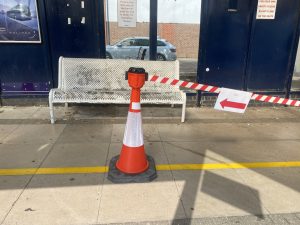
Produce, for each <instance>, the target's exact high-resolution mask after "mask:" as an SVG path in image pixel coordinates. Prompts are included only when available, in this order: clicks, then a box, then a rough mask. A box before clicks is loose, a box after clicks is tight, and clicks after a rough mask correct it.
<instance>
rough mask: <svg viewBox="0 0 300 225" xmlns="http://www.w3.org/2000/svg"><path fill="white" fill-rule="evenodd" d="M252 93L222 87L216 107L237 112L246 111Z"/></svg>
mask: <svg viewBox="0 0 300 225" xmlns="http://www.w3.org/2000/svg"><path fill="white" fill-rule="evenodd" d="M251 96H252V93H250V92H245V91H237V90H233V89H228V88H221V92H220V94H219V96H218V99H217V102H216V104H215V109H217V110H223V111H228V112H235V113H244V112H245V111H246V109H247V106H248V104H249V101H250V99H251Z"/></svg>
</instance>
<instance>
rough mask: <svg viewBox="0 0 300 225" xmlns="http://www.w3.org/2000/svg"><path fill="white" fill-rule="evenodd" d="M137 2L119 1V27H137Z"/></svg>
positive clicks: (131, 0) (130, 0)
mask: <svg viewBox="0 0 300 225" xmlns="http://www.w3.org/2000/svg"><path fill="white" fill-rule="evenodd" d="M136 12H137V4H136V0H118V26H119V27H136V15H137V13H136Z"/></svg>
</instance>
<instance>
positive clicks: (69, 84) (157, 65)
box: [58, 57, 179, 92]
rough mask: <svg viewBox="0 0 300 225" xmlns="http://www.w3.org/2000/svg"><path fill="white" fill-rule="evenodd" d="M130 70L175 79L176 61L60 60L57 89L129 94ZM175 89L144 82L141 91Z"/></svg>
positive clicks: (177, 64) (169, 86)
mask: <svg viewBox="0 0 300 225" xmlns="http://www.w3.org/2000/svg"><path fill="white" fill-rule="evenodd" d="M130 67H143V68H144V69H145V70H146V71H147V72H148V73H149V75H158V76H164V77H170V78H175V79H179V62H178V61H143V60H121V59H87V58H63V57H60V60H59V80H58V82H59V85H58V87H59V88H61V89H63V90H68V89H74V88H75V89H76V88H80V89H93V90H97V89H101V90H104V91H105V90H107V91H110V90H113V91H122V90H129V89H130V88H129V86H128V82H127V81H126V80H125V72H126V71H128V69H129V68H130ZM175 89H176V90H178V87H175V86H171V85H164V84H157V83H153V82H146V84H145V85H144V87H143V89H142V90H143V91H152V92H160V91H163V92H172V91H174V90H175Z"/></svg>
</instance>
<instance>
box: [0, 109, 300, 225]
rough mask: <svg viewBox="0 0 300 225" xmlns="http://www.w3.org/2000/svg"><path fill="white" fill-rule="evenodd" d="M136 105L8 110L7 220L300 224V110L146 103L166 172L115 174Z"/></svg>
mask: <svg viewBox="0 0 300 225" xmlns="http://www.w3.org/2000/svg"><path fill="white" fill-rule="evenodd" d="M127 111H128V107H127V106H109V105H107V106H106V105H100V106H72V107H70V108H68V109H67V110H66V111H65V109H64V108H63V107H61V108H58V109H57V110H56V112H57V113H56V114H57V118H58V121H57V122H56V124H55V125H51V124H50V121H49V109H48V108H47V107H2V108H0V224H1V225H15V224H18V225H27V224H28V225H35V224H37V225H44V224H45V225H48V224H49V225H56V224H59V225H62V224H64V225H65V224H68V225H87V224H89V225H91V224H94V225H96V224H111V223H112V224H115V223H118V224H120V223H140V224H300V194H299V192H300V179H299V175H300V152H299V151H300V150H299V149H300V138H299V137H300V109H299V108H288V107H278V108H270V107H268V108H249V109H248V110H247V112H246V114H244V115H240V114H232V113H225V112H218V111H214V110H213V109H211V108H200V109H199V108H188V109H187V120H186V123H181V122H180V116H181V108H169V107H143V123H144V124H143V127H144V138H145V149H146V151H147V154H149V155H151V156H153V158H154V159H155V161H156V164H157V169H158V178H157V179H156V180H155V181H153V182H151V183H145V184H113V183H111V182H110V181H109V180H107V179H106V175H107V174H106V172H107V166H108V163H109V161H110V159H111V158H112V157H113V156H115V155H117V154H119V153H120V150H121V147H122V140H123V134H124V129H125V122H126V116H127Z"/></svg>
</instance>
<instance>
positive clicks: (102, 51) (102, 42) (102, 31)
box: [98, 0, 106, 59]
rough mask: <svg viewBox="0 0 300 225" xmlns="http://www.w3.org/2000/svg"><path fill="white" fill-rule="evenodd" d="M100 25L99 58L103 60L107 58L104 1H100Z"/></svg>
mask: <svg viewBox="0 0 300 225" xmlns="http://www.w3.org/2000/svg"><path fill="white" fill-rule="evenodd" d="M98 4H99V6H98V12H99V18H98V25H99V40H100V43H99V50H100V53H99V57H100V58H102V59H105V58H106V47H105V9H104V0H98Z"/></svg>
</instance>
